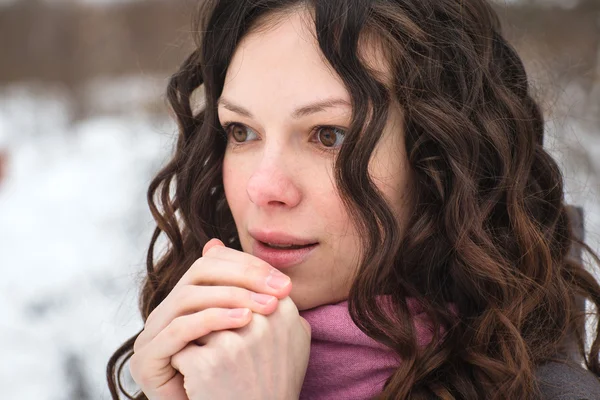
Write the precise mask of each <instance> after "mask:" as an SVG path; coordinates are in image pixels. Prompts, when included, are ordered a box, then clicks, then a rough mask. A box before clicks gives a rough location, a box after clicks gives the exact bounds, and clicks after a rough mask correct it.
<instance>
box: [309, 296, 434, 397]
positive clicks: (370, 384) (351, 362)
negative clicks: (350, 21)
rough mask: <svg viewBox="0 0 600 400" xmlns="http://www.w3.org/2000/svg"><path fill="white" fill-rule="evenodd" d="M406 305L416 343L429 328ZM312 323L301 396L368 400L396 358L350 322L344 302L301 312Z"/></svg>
mask: <svg viewBox="0 0 600 400" xmlns="http://www.w3.org/2000/svg"><path fill="white" fill-rule="evenodd" d="M408 306H409V310H410V312H411V314H412V315H413V317H414V326H415V329H416V332H417V341H418V344H419V346H422V345H425V344H427V343H429V342H430V341H431V339H432V336H433V332H432V330H431V328H430V324H428V320H427V317H426V315H425V314H424V313H423V312H422V311H421V310H420V308H419V307H418V304H417V303H416V302H415V301H411V299H409V301H408ZM300 315H301V316H302V317H303V318H305V319H306V320H307V321H308V323H309V324H310V326H311V328H312V338H311V346H310V357H309V360H308V369H307V370H306V376H305V378H304V384H303V386H302V392H301V393H300V400H324V399H344V400H352V399H370V398H373V397H374V396H376V395H377V394H379V393H381V391H382V390H383V386H384V384H385V381H386V380H387V378H389V376H390V375H391V374H392V373H393V372H394V371H395V370H396V368H397V366H398V364H399V363H400V359H399V358H398V357H397V356H396V354H395V353H394V352H393V351H392V350H390V349H389V348H388V347H386V346H384V345H382V344H381V343H379V342H376V341H375V340H373V339H371V338H370V337H368V336H367V335H365V334H364V333H363V332H362V331H361V330H360V329H358V327H357V326H356V325H355V324H354V322H353V321H352V319H351V318H350V313H349V311H348V301H346V300H345V301H342V302H340V303H337V304H326V305H323V306H319V307H316V308H313V309H310V310H305V311H301V312H300Z"/></svg>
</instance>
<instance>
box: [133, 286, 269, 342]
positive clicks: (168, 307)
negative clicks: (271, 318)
mask: <svg viewBox="0 0 600 400" xmlns="http://www.w3.org/2000/svg"><path fill="white" fill-rule="evenodd" d="M277 302H278V300H277V297H275V296H271V295H266V294H262V293H255V292H252V291H250V290H247V289H244V288H240V287H236V286H196V285H185V286H180V287H178V288H176V289H174V290H173V291H172V292H171V293H170V294H169V295H168V296H167V298H166V299H164V300H163V301H162V303H160V304H159V305H158V307H156V308H155V309H154V310H153V311H152V313H150V315H149V316H148V318H147V320H146V325H145V327H144V330H143V332H142V333H140V336H142V338H139V337H138V341H139V344H138V346H143V345H144V344H145V343H147V342H148V341H150V340H152V338H154V337H155V336H156V335H157V334H158V333H159V332H160V331H162V330H163V329H164V328H165V327H166V326H167V325H168V324H169V323H170V322H171V321H172V320H174V319H175V318H177V317H179V316H181V315H187V314H191V313H193V312H198V311H201V310H205V309H208V308H215V307H219V308H249V309H250V310H252V311H253V312H257V313H260V314H270V313H272V312H273V311H275V309H276V308H277Z"/></svg>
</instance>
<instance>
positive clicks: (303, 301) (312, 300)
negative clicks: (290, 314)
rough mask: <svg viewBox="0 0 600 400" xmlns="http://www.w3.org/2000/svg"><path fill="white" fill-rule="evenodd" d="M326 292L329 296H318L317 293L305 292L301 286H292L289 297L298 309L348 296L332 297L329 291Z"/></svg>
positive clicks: (313, 306)
mask: <svg viewBox="0 0 600 400" xmlns="http://www.w3.org/2000/svg"><path fill="white" fill-rule="evenodd" d="M328 294H329V296H319V295H318V293H314V292H313V293H306V292H303V291H302V289H301V288H298V289H296V287H292V291H291V292H290V295H289V297H290V298H291V299H292V301H293V302H294V304H295V305H296V307H297V308H298V311H303V310H310V309H311V308H315V307H319V306H323V305H325V304H335V303H339V302H340V301H343V300H346V299H347V298H348V296H338V297H332V296H331V293H328Z"/></svg>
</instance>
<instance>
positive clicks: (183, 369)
mask: <svg viewBox="0 0 600 400" xmlns="http://www.w3.org/2000/svg"><path fill="white" fill-rule="evenodd" d="M202 353H203V352H202V351H201V348H200V346H198V345H197V344H194V343H188V344H187V346H185V347H184V348H183V349H182V350H181V351H179V352H177V353H175V354H174V355H173V357H171V366H172V367H173V368H174V369H175V370H177V371H179V373H181V374H182V375H186V374H189V373H190V369H191V366H192V365H193V363H197V362H198V359H200V358H201V357H203V356H205V354H202Z"/></svg>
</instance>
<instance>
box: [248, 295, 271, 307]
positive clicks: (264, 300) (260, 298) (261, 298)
mask: <svg viewBox="0 0 600 400" xmlns="http://www.w3.org/2000/svg"><path fill="white" fill-rule="evenodd" d="M274 299H275V297H273V296H269V295H268V294H262V293H252V300H254V301H255V302H257V303H259V304H262V305H267V304H269V303H270V302H272V301H273V300H274Z"/></svg>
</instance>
